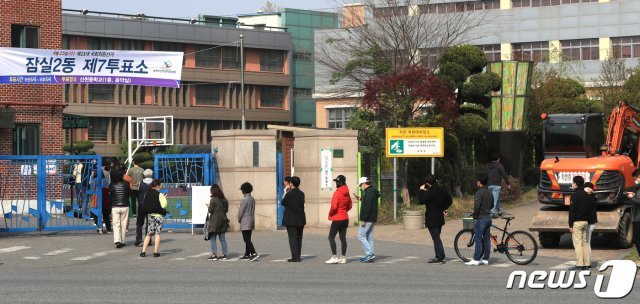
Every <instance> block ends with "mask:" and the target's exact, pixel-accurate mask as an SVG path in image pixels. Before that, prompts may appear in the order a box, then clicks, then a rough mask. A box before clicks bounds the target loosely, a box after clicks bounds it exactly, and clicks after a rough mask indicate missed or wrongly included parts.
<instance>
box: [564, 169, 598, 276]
mask: <svg viewBox="0 0 640 304" xmlns="http://www.w3.org/2000/svg"><path fill="white" fill-rule="evenodd" d="M572 187H573V188H574V189H575V192H573V194H572V195H571V204H570V205H569V232H571V239H572V240H573V248H574V249H575V251H576V266H574V267H573V268H572V270H587V269H590V268H591V258H590V256H589V253H590V252H591V249H590V248H589V243H588V239H587V234H588V231H589V222H590V221H593V213H594V212H595V208H596V202H595V198H593V197H592V196H591V195H589V193H587V191H585V189H584V178H583V177H582V176H574V177H573V185H572Z"/></svg>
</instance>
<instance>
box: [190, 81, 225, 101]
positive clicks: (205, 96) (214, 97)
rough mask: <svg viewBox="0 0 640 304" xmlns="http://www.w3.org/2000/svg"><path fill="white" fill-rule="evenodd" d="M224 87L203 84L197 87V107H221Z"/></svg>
mask: <svg viewBox="0 0 640 304" xmlns="http://www.w3.org/2000/svg"><path fill="white" fill-rule="evenodd" d="M221 91H222V87H221V86H220V85H219V84H201V85H197V86H196V105H199V106H202V105H204V106H220V95H221Z"/></svg>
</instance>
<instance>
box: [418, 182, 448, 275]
mask: <svg viewBox="0 0 640 304" xmlns="http://www.w3.org/2000/svg"><path fill="white" fill-rule="evenodd" d="M418 203H419V204H420V205H426V210H425V214H424V225H425V227H427V229H429V234H431V239H432V240H433V246H434V249H435V251H436V257H435V258H433V259H432V260H431V261H429V263H432V264H434V263H437V264H444V263H445V253H444V246H442V240H441V239H440V233H441V232H442V226H444V216H445V214H446V213H447V209H449V207H450V206H451V203H452V199H451V195H449V193H447V191H445V190H444V188H442V187H440V186H439V185H438V184H437V183H436V177H435V176H434V175H432V174H429V175H427V180H426V183H425V184H424V185H422V186H421V187H420V192H419V193H418Z"/></svg>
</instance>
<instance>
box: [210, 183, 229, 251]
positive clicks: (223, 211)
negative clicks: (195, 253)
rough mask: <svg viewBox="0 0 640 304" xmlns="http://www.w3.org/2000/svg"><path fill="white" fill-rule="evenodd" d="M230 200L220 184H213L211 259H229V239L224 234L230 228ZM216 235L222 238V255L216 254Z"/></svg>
mask: <svg viewBox="0 0 640 304" xmlns="http://www.w3.org/2000/svg"><path fill="white" fill-rule="evenodd" d="M227 212H229V201H228V200H227V199H226V198H225V197H224V193H223V192H222V189H220V186H218V185H216V184H214V185H211V200H210V201H209V231H207V233H209V235H210V237H209V240H210V241H211V256H210V257H209V258H208V259H207V260H209V261H225V260H227V253H228V251H227V240H226V239H225V237H224V234H225V233H226V232H227V230H229V219H228V218H227ZM216 237H217V238H219V239H220V247H222V255H221V256H218V255H216V253H217V251H218V248H217V246H216Z"/></svg>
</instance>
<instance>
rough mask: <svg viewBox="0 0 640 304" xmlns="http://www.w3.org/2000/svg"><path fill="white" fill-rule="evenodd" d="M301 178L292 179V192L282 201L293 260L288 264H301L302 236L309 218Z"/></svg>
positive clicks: (284, 223)
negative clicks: (306, 212)
mask: <svg viewBox="0 0 640 304" xmlns="http://www.w3.org/2000/svg"><path fill="white" fill-rule="evenodd" d="M298 187H300V178H299V177H297V176H292V177H291V191H289V193H287V195H285V197H284V198H283V199H282V206H284V207H285V208H284V215H283V216H282V224H283V225H285V226H286V227H287V235H288V237H289V249H290V250H291V258H290V259H287V262H300V261H301V256H302V234H303V232H304V225H306V224H307V217H306V215H305V212H304V192H302V191H300V189H299V188H298Z"/></svg>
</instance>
